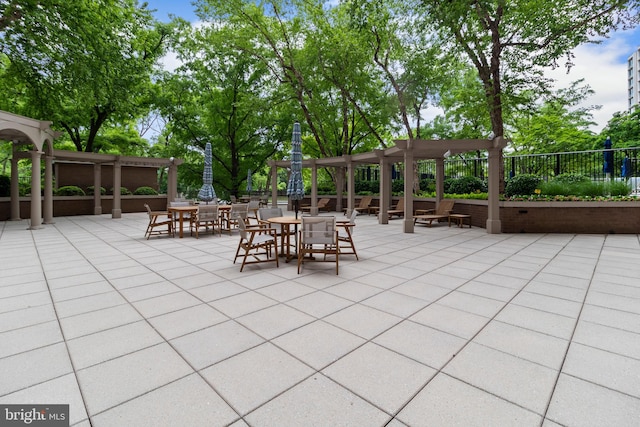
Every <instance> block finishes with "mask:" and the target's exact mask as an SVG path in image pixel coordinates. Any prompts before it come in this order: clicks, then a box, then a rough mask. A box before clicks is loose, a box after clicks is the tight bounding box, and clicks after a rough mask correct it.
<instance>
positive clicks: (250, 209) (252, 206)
mask: <svg viewBox="0 0 640 427" xmlns="http://www.w3.org/2000/svg"><path fill="white" fill-rule="evenodd" d="M259 208H260V201H259V200H251V201H249V205H248V206H247V218H253V219H255V220H256V224H257V223H258V209H259Z"/></svg>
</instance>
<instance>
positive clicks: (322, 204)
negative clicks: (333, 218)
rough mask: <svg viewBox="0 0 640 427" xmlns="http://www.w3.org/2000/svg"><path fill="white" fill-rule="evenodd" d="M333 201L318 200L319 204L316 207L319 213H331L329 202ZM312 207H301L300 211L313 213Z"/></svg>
mask: <svg viewBox="0 0 640 427" xmlns="http://www.w3.org/2000/svg"><path fill="white" fill-rule="evenodd" d="M330 201H331V199H319V200H318V204H317V205H316V207H317V208H318V211H322V210H324V211H327V212H331V208H330V207H329V202H330ZM311 207H312V206H310V205H304V206H301V207H300V210H301V211H303V212H305V211H307V212H309V211H311Z"/></svg>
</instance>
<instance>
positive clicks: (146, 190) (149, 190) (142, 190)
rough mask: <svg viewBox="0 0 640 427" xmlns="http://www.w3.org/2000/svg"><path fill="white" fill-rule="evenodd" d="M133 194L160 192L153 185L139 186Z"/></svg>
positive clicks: (142, 194) (145, 194) (154, 193)
mask: <svg viewBox="0 0 640 427" xmlns="http://www.w3.org/2000/svg"><path fill="white" fill-rule="evenodd" d="M133 194H135V195H137V196H157V195H158V192H157V191H156V190H154V189H153V188H151V187H138V188H136V191H134V192H133Z"/></svg>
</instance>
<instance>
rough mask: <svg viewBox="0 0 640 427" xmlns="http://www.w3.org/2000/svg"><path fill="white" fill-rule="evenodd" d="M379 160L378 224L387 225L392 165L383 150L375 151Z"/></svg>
mask: <svg viewBox="0 0 640 427" xmlns="http://www.w3.org/2000/svg"><path fill="white" fill-rule="evenodd" d="M376 155H377V156H378V158H379V159H380V210H379V214H378V224H388V223H389V214H388V213H387V211H388V210H389V205H390V204H391V166H392V163H391V162H390V161H389V160H388V159H387V158H386V157H385V156H384V151H383V150H376Z"/></svg>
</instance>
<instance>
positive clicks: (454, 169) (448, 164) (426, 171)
mask: <svg viewBox="0 0 640 427" xmlns="http://www.w3.org/2000/svg"><path fill="white" fill-rule="evenodd" d="M605 156H611V158H612V161H611V169H610V172H609V173H607V171H605V166H604V165H605ZM625 157H628V158H629V161H628V166H630V167H629V174H628V176H637V175H638V174H640V169H639V165H638V162H639V161H640V147H632V148H616V149H611V150H591V151H573V152H566V153H548V154H529V155H521V156H513V155H512V156H509V155H505V156H504V171H505V178H509V177H512V176H515V175H520V174H532V175H537V176H539V177H540V178H542V179H543V180H545V181H548V180H549V179H551V178H553V177H554V176H557V175H560V174H567V173H572V174H580V175H584V176H588V177H589V178H591V179H592V180H594V181H598V180H603V179H605V178H619V177H621V176H622V164H623V162H624V158H625ZM444 165H445V167H444V169H445V178H460V177H463V176H474V177H476V178H480V179H482V180H485V179H486V178H487V176H488V159H487V158H486V157H475V158H470V157H465V156H455V157H449V158H447V159H446V160H445V163H444ZM403 167H404V165H403V164H401V163H398V164H394V165H393V169H392V174H391V177H392V179H394V180H396V179H402V177H403ZM418 173H419V174H420V178H421V179H435V176H436V162H435V160H420V161H418ZM379 177H380V171H379V165H367V166H360V167H358V168H357V171H356V181H358V180H359V181H378V180H379Z"/></svg>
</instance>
